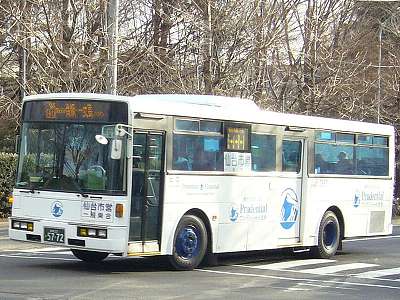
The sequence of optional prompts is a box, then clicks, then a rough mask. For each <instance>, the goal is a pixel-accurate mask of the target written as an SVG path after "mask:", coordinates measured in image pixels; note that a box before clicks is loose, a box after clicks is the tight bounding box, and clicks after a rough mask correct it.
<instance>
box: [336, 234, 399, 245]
mask: <svg viewBox="0 0 400 300" xmlns="http://www.w3.org/2000/svg"><path fill="white" fill-rule="evenodd" d="M397 238H400V235H385V236H371V237H365V238H359V239H352V238H350V239H348V240H343V243H350V242H358V241H369V240H385V239H397Z"/></svg>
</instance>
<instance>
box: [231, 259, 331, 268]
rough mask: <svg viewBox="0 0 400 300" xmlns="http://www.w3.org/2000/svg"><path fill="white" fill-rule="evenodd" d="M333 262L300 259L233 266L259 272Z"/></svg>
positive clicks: (329, 260) (328, 260)
mask: <svg viewBox="0 0 400 300" xmlns="http://www.w3.org/2000/svg"><path fill="white" fill-rule="evenodd" d="M335 261H336V260H333V259H301V260H292V261H284V262H279V263H273V264H267V265H258V266H243V265H234V266H235V267H246V268H254V269H261V270H284V269H289V268H295V267H301V266H309V265H315V264H325V263H332V262H335Z"/></svg>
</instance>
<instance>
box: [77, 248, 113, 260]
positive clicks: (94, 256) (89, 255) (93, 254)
mask: <svg viewBox="0 0 400 300" xmlns="http://www.w3.org/2000/svg"><path fill="white" fill-rule="evenodd" d="M71 251H72V254H73V255H75V257H76V258H79V259H80V260H83V261H84V262H88V263H96V262H100V261H102V260H103V259H105V258H106V257H107V256H108V253H106V252H97V251H88V250H78V249H71Z"/></svg>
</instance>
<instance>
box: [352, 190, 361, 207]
mask: <svg viewBox="0 0 400 300" xmlns="http://www.w3.org/2000/svg"><path fill="white" fill-rule="evenodd" d="M360 202H361V194H360V192H359V191H356V192H355V194H354V202H353V206H354V207H359V206H360Z"/></svg>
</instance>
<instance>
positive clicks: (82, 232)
mask: <svg viewBox="0 0 400 300" xmlns="http://www.w3.org/2000/svg"><path fill="white" fill-rule="evenodd" d="M77 235H78V236H81V237H90V238H98V239H106V238H107V229H99V228H91V227H78V230H77Z"/></svg>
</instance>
